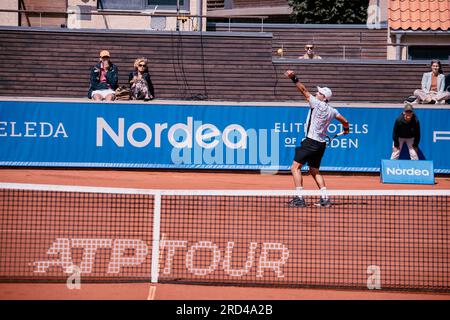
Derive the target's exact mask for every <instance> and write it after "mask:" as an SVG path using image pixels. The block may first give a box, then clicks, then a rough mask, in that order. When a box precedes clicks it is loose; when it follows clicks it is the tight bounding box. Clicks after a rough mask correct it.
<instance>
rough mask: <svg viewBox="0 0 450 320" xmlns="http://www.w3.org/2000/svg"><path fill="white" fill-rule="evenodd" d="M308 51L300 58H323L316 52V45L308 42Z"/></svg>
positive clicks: (306, 47)
mask: <svg viewBox="0 0 450 320" xmlns="http://www.w3.org/2000/svg"><path fill="white" fill-rule="evenodd" d="M305 51H306V53H305V54H304V55H303V56H300V57H298V58H299V59H322V57H321V56H319V55H318V54H315V53H314V45H313V44H307V45H306V46H305Z"/></svg>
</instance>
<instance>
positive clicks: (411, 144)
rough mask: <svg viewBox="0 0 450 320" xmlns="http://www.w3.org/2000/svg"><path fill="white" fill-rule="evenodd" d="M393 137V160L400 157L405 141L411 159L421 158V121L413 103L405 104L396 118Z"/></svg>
mask: <svg viewBox="0 0 450 320" xmlns="http://www.w3.org/2000/svg"><path fill="white" fill-rule="evenodd" d="M392 139H393V140H394V146H393V147H392V155H391V160H397V159H398V158H399V156H400V151H401V150H402V147H403V144H405V143H406V145H407V146H408V150H409V156H410V157H411V160H419V156H418V148H419V142H420V123H419V119H418V118H417V116H416V114H415V113H414V109H413V107H412V105H411V104H409V103H407V104H405V108H404V110H403V112H402V114H401V115H400V116H399V117H398V118H397V120H395V124H394V130H393V134H392Z"/></svg>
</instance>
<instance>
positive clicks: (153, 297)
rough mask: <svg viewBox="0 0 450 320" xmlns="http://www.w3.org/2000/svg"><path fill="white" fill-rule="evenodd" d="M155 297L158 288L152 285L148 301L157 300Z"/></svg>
mask: <svg viewBox="0 0 450 320" xmlns="http://www.w3.org/2000/svg"><path fill="white" fill-rule="evenodd" d="M155 295H156V286H154V285H150V288H149V289H148V296H147V300H155Z"/></svg>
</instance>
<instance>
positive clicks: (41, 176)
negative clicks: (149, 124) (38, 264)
mask: <svg viewBox="0 0 450 320" xmlns="http://www.w3.org/2000/svg"><path fill="white" fill-rule="evenodd" d="M325 180H326V183H327V187H328V189H359V190H361V189H364V190H372V189H450V177H448V176H444V177H437V178H436V184H435V185H400V184H382V183H381V182H380V178H379V176H376V175H326V176H325ZM0 182H11V183H31V184H59V185H78V186H99V187H123V188H145V189H291V188H292V186H293V182H292V177H291V176H290V175H289V174H279V175H268V174H264V175H262V174H255V173H231V172H230V173H227V172H220V173H213V172H202V171H196V172H192V171H188V172H167V171H116V170H76V169H71V170H63V169H59V170H53V169H52V170H50V169H0ZM304 185H305V189H311V190H315V189H316V188H317V187H316V186H315V183H314V181H313V179H312V178H311V177H310V176H308V175H306V176H305V177H304ZM0 299H156V300H158V299H160V300H166V299H171V300H179V299H180V300H185V299H193V300H197V299H199V300H209V299H214V300H218V299H219V300H227V299H238V300H240V299H242V300H246V299H251V300H263V299H267V300H270V299H280V300H287V299H450V294H435V293H407V292H384V291H372V290H367V291H356V290H317V289H280V288H252V287H232V286H226V287H221V286H197V285H181V284H174V285H169V284H157V285H156V286H152V285H150V284H149V283H139V284H82V287H81V289H80V290H76V289H75V290H69V289H68V288H67V287H66V285H65V284H36V283H34V284H26V283H25V284H8V283H3V284H0Z"/></svg>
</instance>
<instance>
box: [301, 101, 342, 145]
mask: <svg viewBox="0 0 450 320" xmlns="http://www.w3.org/2000/svg"><path fill="white" fill-rule="evenodd" d="M309 105H310V107H311V109H310V110H309V113H308V117H307V118H306V122H305V125H304V128H305V135H306V136H307V137H308V138H311V139H313V140H316V141H319V142H325V137H326V135H327V129H328V126H329V125H330V123H331V121H332V120H333V119H335V118H336V117H337V116H339V115H340V113H339V112H338V111H337V110H336V109H335V108H333V107H331V106H330V105H329V104H328V103H326V102H325V101H320V100H319V99H317V98H316V97H315V96H313V95H311V96H310V97H309ZM309 118H311V125H310V126H309V131H307V130H308V123H309Z"/></svg>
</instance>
